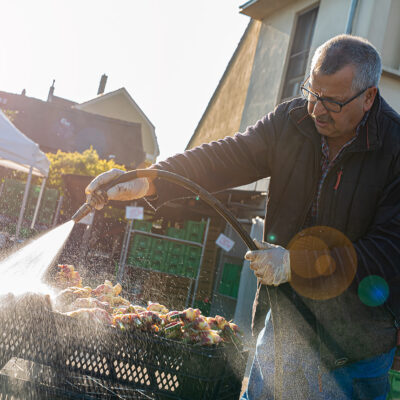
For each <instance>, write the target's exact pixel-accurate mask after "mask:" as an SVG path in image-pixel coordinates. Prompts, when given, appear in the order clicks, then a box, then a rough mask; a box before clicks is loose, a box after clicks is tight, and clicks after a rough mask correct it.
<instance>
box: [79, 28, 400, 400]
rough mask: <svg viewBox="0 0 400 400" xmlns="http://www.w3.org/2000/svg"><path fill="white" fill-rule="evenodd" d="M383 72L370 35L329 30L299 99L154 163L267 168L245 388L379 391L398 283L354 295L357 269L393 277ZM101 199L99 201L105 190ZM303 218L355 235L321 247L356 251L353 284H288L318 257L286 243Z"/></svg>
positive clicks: (398, 177)
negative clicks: (375, 297)
mask: <svg viewBox="0 0 400 400" xmlns="http://www.w3.org/2000/svg"><path fill="white" fill-rule="evenodd" d="M380 75H381V60H380V57H379V55H378V53H377V52H376V50H375V48H374V47H373V46H372V45H371V44H370V43H369V42H367V41H366V40H364V39H362V38H358V37H352V36H349V35H340V36H337V37H334V38H332V39H331V40H329V41H327V42H326V43H324V44H323V45H322V46H320V47H319V48H318V49H317V50H316V52H315V54H314V57H313V59H312V63H311V73H310V76H309V78H308V79H307V80H306V82H305V84H304V85H303V87H302V94H303V98H296V99H294V100H291V101H289V102H286V103H283V104H280V105H278V106H277V107H276V109H275V110H274V111H273V112H271V113H269V114H268V115H267V116H265V117H264V118H262V119H261V120H259V121H258V122H257V123H256V124H255V125H254V126H251V127H249V128H248V129H247V130H246V132H245V133H243V134H241V133H238V134H236V135H235V136H234V137H226V138H225V139H222V140H219V141H218V142H212V143H209V144H204V145H202V146H199V147H197V148H195V149H192V150H190V151H186V152H185V153H183V154H178V155H175V156H174V157H171V158H168V159H167V160H166V161H164V162H160V163H158V164H156V165H154V168H159V169H163V170H167V171H171V172H175V173H177V174H179V175H182V176H185V177H187V178H189V179H191V180H192V181H194V182H196V183H198V184H199V185H200V186H203V187H204V188H205V189H207V190H209V191H211V192H213V191H217V190H222V189H225V188H228V187H236V186H240V185H243V184H246V183H249V182H253V181H256V180H258V179H261V178H264V177H268V176H269V177H271V180H270V187H269V194H268V203H267V210H266V219H265V231H264V242H263V243H259V245H258V247H259V249H260V250H258V251H250V252H248V253H247V254H246V258H247V259H249V260H250V267H251V268H252V269H253V270H254V272H255V274H256V276H257V278H258V280H259V283H261V284H263V286H262V287H261V291H260V294H259V297H258V301H259V304H258V309H257V311H258V314H260V311H263V312H261V314H263V315H264V316H265V313H266V312H267V309H268V307H270V312H269V313H268V315H267V319H266V324H265V327H264V329H263V330H262V331H261V333H260V335H259V338H258V342H257V349H256V355H255V358H254V361H253V366H252V370H251V374H250V378H249V387H248V390H247V392H246V394H245V396H244V398H247V399H251V400H253V399H272V398H284V399H297V398H298V399H314V398H318V399H358V398H359V399H375V400H378V399H379V400H380V399H384V398H385V397H386V393H387V391H388V380H387V372H388V370H389V368H390V366H391V363H392V360H393V356H394V350H395V336H396V329H395V327H394V318H393V313H395V312H396V310H395V306H396V305H398V300H397V299H396V296H395V289H396V287H394V286H392V287H391V291H390V295H389V299H388V301H386V302H385V300H387V299H386V298H384V299H383V301H381V302H379V303H378V304H374V306H373V307H372V306H370V305H367V304H366V303H365V301H364V302H363V301H362V299H361V298H360V297H359V292H360V287H361V285H360V283H362V282H365V281H363V280H364V278H366V277H369V276H372V277H377V278H379V279H382V280H384V282H387V283H389V284H390V283H392V282H394V279H396V278H397V277H398V276H399V275H400V274H399V261H398V260H400V257H399V256H400V116H399V115H398V114H397V113H396V112H395V111H394V110H392V109H391V108H390V107H389V106H388V104H387V103H386V102H385V101H384V100H383V98H382V97H381V96H380V95H379V92H378V89H377V86H378V83H379V79H380ZM121 173H122V172H121V171H110V172H107V173H105V174H103V175H100V176H99V177H97V178H96V179H95V180H94V181H93V182H92V183H91V184H90V185H89V186H88V189H87V193H88V195H89V200H90V197H91V196H93V192H94V190H95V189H96V188H97V187H98V185H99V184H102V183H105V182H107V181H109V180H111V179H113V178H114V177H115V176H117V175H119V174H121ZM183 194H184V192H182V191H181V190H180V189H179V190H177V189H176V187H174V186H172V185H171V184H169V183H166V182H161V181H158V180H156V181H154V182H148V181H147V179H143V178H142V179H137V180H135V181H131V182H128V183H127V184H121V185H119V186H118V187H114V188H113V189H111V190H110V191H109V192H108V196H109V198H110V199H114V200H118V199H121V200H127V199H134V198H139V197H142V196H155V195H156V196H158V198H157V199H152V200H153V201H154V202H155V204H162V203H163V202H165V201H167V200H169V199H171V198H172V197H178V196H180V195H183ZM149 199H150V197H149ZM97 203H98V206H99V207H101V206H102V204H101V203H102V201H101V199H100V200H99V199H98V202H97ZM309 227H323V228H322V229H321V230H320V231H321V232H322V231H324V230H326V229H328V230H329V229H332V228H333V231H335V232H341V234H343V236H344V237H345V238H346V240H349V242H350V241H351V243H352V246H353V247H352V250H348V249H347V250H343V246H341V245H336V244H334V245H332V246H330V247H329V254H328V258H329V260H332V262H331V261H330V263H331V264H332V265H334V267H332V271H334V270H337V271H339V272H341V271H342V272H344V274H346V273H347V270H348V269H349V268H350V269H351V264H352V263H351V262H347V261H346V260H348V259H350V258H351V257H350V256H349V257H348V256H347V255H348V254H351V252H352V251H354V250H353V249H355V253H354V254H356V255H357V269H356V271H354V272H355V277H354V279H353V276H354V274H353V275H351V271H350V272H349V273H348V274H350V276H351V280H352V282H351V285H350V286H349V287H348V288H347V286H348V285H347V286H346V287H344V288H339V289H340V290H338V291H337V295H333V296H325V297H324V296H323V294H324V289H325V288H324V287H322V288H317V290H319V293H320V294H322V295H321V297H319V298H316V297H312V296H311V298H310V296H303V293H302V292H301V291H297V290H293V287H296V286H295V284H296V282H295V280H296V279H298V276H297V275H296V274H298V273H300V272H299V271H298V269H297V268H298V263H297V261H298V260H299V258H301V259H303V260H304V259H305V260H308V261H310V260H313V261H312V266H313V268H314V267H315V265H320V264H318V263H317V262H316V259H315V258H314V259H313V258H312V257H314V255H315V254H317V253H318V251H317V250H318V249H313V248H311V249H307V248H306V247H304V246H303V248H301V249H300V250H301V251H299V250H298V249H297V250H296V249H288V245H289V244H290V243H291V241H292V239H293V238H294V237H297V236H296V234H298V233H299V232H301V231H302V230H304V229H306V228H309ZM326 227H327V228H326ZM311 229H313V228H311ZM314 236H315V237H317V236H318V234H315V235H314ZM316 240H317V241H318V240H319V239H318V237H317V239H316ZM320 241H321V240H320ZM300 247H301V246H300ZM304 254H306V257H304ZM324 254H325V255H326V253H324ZM317 255H318V254H317ZM346 257H347V258H346ZM354 258H355V257H354ZM318 260H319V258H318ZM329 268H330V267H329ZM324 273H325V272H323V273H322V275H323V274H324ZM330 273H332V276H333V272H329V274H330ZM329 274H328V275H329ZM266 287H267V288H268V296H266ZM267 297H268V301H266V300H265V299H266V298H267ZM321 299H323V300H321ZM383 303H385V304H388V305H390V307H386V306H384V305H382V304H383ZM393 310H395V311H394V312H393ZM258 318H259V317H258Z"/></svg>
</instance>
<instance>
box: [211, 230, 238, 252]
mask: <svg viewBox="0 0 400 400" xmlns="http://www.w3.org/2000/svg"><path fill="white" fill-rule="evenodd" d="M215 244H216V245H217V246H219V247H221V249H224V250H225V251H230V250H231V249H232V247H233V246H234V245H235V242H234V241H233V240H232V239H229V238H228V236H225V235H224V234H223V233H220V234H219V236H218V239H217V240H216V242H215Z"/></svg>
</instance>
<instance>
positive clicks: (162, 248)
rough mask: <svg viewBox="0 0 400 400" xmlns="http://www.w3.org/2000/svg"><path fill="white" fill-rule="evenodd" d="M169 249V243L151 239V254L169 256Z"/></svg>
mask: <svg viewBox="0 0 400 400" xmlns="http://www.w3.org/2000/svg"><path fill="white" fill-rule="evenodd" d="M168 249H169V242H168V241H167V240H164V239H158V238H152V239H151V252H152V253H157V254H158V253H163V254H167V253H168Z"/></svg>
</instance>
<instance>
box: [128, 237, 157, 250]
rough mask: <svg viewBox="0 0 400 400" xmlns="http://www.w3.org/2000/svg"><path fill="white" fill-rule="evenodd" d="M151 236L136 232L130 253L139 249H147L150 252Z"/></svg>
mask: <svg viewBox="0 0 400 400" xmlns="http://www.w3.org/2000/svg"><path fill="white" fill-rule="evenodd" d="M151 239H152V238H151V237H150V236H145V235H141V234H140V233H136V234H135V235H134V236H133V238H132V240H131V246H130V250H129V252H130V253H135V252H136V251H137V250H140V251H144V250H146V251H147V252H148V253H150V250H151V241H152V240H151Z"/></svg>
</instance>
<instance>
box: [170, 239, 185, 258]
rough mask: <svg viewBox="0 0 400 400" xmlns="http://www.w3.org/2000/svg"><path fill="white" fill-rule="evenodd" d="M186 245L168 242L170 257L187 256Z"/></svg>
mask: <svg viewBox="0 0 400 400" xmlns="http://www.w3.org/2000/svg"><path fill="white" fill-rule="evenodd" d="M186 247H187V246H186V245H185V244H181V243H175V242H168V256H169V255H174V256H182V257H184V256H185V251H186Z"/></svg>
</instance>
